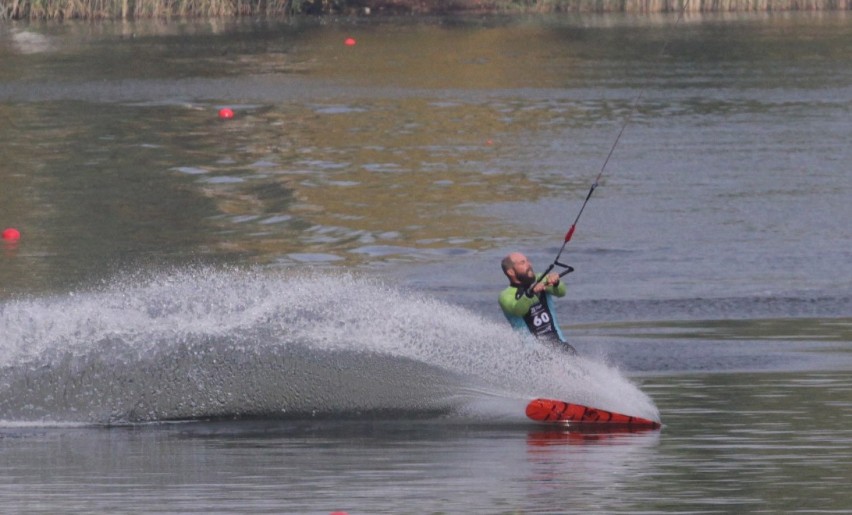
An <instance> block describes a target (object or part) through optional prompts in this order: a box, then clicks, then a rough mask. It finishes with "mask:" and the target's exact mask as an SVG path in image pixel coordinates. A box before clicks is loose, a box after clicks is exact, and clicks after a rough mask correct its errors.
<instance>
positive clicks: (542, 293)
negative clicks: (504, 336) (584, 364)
mask: <svg viewBox="0 0 852 515" xmlns="http://www.w3.org/2000/svg"><path fill="white" fill-rule="evenodd" d="M501 265H502V267H503V273H504V274H506V277H507V278H508V279H509V286H508V287H507V288H506V289H505V290H503V291H502V292H501V293H500V299H499V301H500V307H501V308H502V309H503V314H504V315H506V318H507V319H508V320H509V323H510V324H512V327H514V328H515V329H527V330H529V332H530V333H531V334H532V335H533V336H535V337H536V338H538V339H540V340H544V341H549V342H553V343H558V344H560V345H563V346H565V347H566V350H568V351H570V352H572V353H575V352H576V351H575V350H574V347H572V346H571V345H570V344H568V342H566V341H565V338H564V337H563V336H562V330H561V329H560V328H559V324H558V323H557V321H556V312H555V310H554V309H553V297H552V296H554V295H555V296H557V297H564V296H565V290H566V288H565V283H563V282H562V281H560V280H559V274H556V273H550V274H548V275H547V277H544V278H542V277H541V276H536V274H535V272H534V271H533V267H532V265H531V264H530V262H529V261H528V260H527V258H526V256H524V255H523V254H521V253H519V252H512V253H511V254H509V255H508V256H506V257H505V258H503V261H502V262H501ZM539 279H541V280H539ZM537 280H538V282H536V281H537ZM533 283H535V286H533V287H532V289H531V290H530V292H529V293H527V291H526V290H527V288H529V287H530V285H532V284H533Z"/></svg>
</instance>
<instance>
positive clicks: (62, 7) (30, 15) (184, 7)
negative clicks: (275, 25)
mask: <svg viewBox="0 0 852 515" xmlns="http://www.w3.org/2000/svg"><path fill="white" fill-rule="evenodd" d="M292 4H293V0H6V1H5V2H3V5H2V8H3V11H2V12H0V19H2V18H7V19H30V20H68V19H89V20H92V19H131V18H168V17H226V16H247V15H280V14H285V13H287V14H289V13H291V12H292V9H293V7H292Z"/></svg>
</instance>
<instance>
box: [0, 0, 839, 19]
mask: <svg viewBox="0 0 852 515" xmlns="http://www.w3.org/2000/svg"><path fill="white" fill-rule="evenodd" d="M682 9H683V10H684V11H686V12H770V11H847V10H850V9H852V0H2V2H0V20H3V19H6V20H70V19H83V20H110V19H117V20H129V19H150V18H171V17H185V18H186V17H236V16H301V15H306V16H310V15H362V16H366V15H372V14H378V15H382V14H396V15H400V14H402V15H429V14H434V15H437V14H455V13H458V14H465V13H468V14H488V13H493V14H513V13H516V14H527V13H553V12H595V13H605V12H626V13H664V12H678V11H680V10H682Z"/></svg>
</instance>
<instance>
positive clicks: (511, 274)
mask: <svg viewBox="0 0 852 515" xmlns="http://www.w3.org/2000/svg"><path fill="white" fill-rule="evenodd" d="M506 277H508V278H509V281H510V282H515V281H517V280H518V276H516V275H515V269H514V268H510V269H508V270H506Z"/></svg>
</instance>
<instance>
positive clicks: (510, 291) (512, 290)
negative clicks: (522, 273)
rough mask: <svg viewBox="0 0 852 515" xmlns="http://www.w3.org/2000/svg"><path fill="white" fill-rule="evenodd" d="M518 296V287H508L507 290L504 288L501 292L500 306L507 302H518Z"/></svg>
mask: <svg viewBox="0 0 852 515" xmlns="http://www.w3.org/2000/svg"><path fill="white" fill-rule="evenodd" d="M517 294H518V287H517V286H512V285H511V284H510V285H509V286H506V288H504V289H503V291H501V292H500V304H501V305H503V304H505V303H507V302H514V301H515V300H517Z"/></svg>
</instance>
